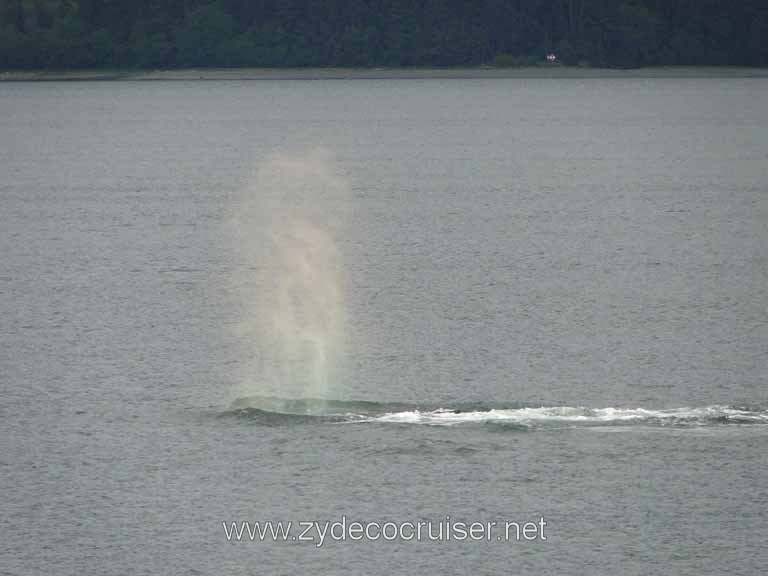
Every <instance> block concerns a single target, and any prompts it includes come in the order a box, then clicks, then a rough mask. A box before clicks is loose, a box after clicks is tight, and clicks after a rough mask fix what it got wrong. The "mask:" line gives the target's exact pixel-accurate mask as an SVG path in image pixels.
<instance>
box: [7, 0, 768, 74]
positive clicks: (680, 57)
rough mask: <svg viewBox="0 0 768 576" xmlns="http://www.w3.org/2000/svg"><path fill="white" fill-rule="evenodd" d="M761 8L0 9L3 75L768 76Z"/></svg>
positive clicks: (145, 1)
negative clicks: (738, 70)
mask: <svg viewBox="0 0 768 576" xmlns="http://www.w3.org/2000/svg"><path fill="white" fill-rule="evenodd" d="M767 39H768V2H766V0H741V1H738V0H737V1H734V2H724V1H722V0H624V1H620V0H547V1H545V0H411V1H406V0H215V1H213V2H204V1H197V0H0V68H1V69H40V68H46V69H62V68H178V67H205V66H217V67H221V66H259V67H261V66H264V67H293V66H363V67H365V66H467V65H470V66H471V65H479V64H496V65H502V66H517V65H527V64H533V63H537V62H543V61H544V58H545V55H546V54H549V53H554V54H555V55H556V57H557V60H558V61H560V62H564V63H566V64H579V63H581V64H584V65H593V66H622V67H629V66H648V65H662V64H665V65H666V64H682V65H745V66H768V40H767Z"/></svg>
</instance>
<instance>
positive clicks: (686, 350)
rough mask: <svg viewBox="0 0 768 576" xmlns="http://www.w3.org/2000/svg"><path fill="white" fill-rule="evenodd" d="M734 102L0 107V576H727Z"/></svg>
mask: <svg viewBox="0 0 768 576" xmlns="http://www.w3.org/2000/svg"><path fill="white" fill-rule="evenodd" d="M766 82H768V81H766V80H765V79H718V78H709V79H707V78H688V79H675V78H663V79H640V78H638V79H631V78H630V79H617V78H614V79H599V78H591V79H583V80H579V79H561V80H558V79H522V78H521V79H506V80H505V79H493V80H482V79H471V80H436V79H433V80H427V79H425V80H398V81H382V80H370V81H367V80H355V81H344V80H327V81H323V80H318V81H256V82H236V81H232V82H134V83H132V82H121V83H109V82H103V83H88V82H83V83H45V84H34V83H29V84H25V83H15V84H0V166H1V167H2V179H0V208H1V209H0V249H1V250H2V255H3V256H2V259H0V318H2V321H0V394H1V396H0V397H1V398H2V402H1V403H0V491H1V492H2V494H3V498H2V500H1V501H0V512H1V514H0V530H1V531H2V538H0V571H4V572H5V573H9V574H24V575H27V574H36V573H50V572H56V573H63V574H75V573H93V572H98V573H104V574H157V573H174V574H215V573H222V574H252V573H265V574H275V573H298V572H307V571H312V572H316V573H325V574H344V573H349V574H363V573H365V574H391V573H393V574H398V573H403V572H409V573H425V574H431V573H438V572H443V571H454V570H457V569H459V570H460V571H463V572H472V573H478V574H494V573H509V572H510V571H512V572H514V573H520V574H523V573H533V572H537V573H547V574H582V573H589V574H648V573H670V574H680V575H684V574H691V575H700V574H721V573H725V572H728V573H733V574H754V573H759V572H760V570H761V569H762V567H763V566H764V565H765V562H766V560H768V544H766V539H765V534H766V532H768V488H767V487H768V472H767V468H766V463H767V461H766V456H765V454H766V453H767V452H768V450H767V449H768V425H766V424H768V387H767V386H766V383H767V382H766V378H767V375H768V373H767V372H766V357H768V322H767V318H766V309H768V307H767V305H768V293H767V290H768V278H766V276H767V273H768V263H767V261H766V250H765V249H766V246H768V225H767V224H766V222H768V212H767V208H768V204H767V202H768V200H766V198H768V100H766V99H765V98H761V95H762V94H763V93H764V92H765V90H766V87H768V85H767V84H766ZM343 515H344V516H346V517H347V518H348V519H350V520H356V521H361V522H379V523H384V522H387V521H393V522H409V521H410V522H417V521H420V520H432V521H434V522H437V521H440V520H444V519H445V517H446V515H450V517H451V518H452V519H454V520H460V521H466V522H467V523H470V522H474V521H480V522H486V521H497V522H504V521H527V520H538V519H539V518H540V517H541V516H543V517H544V518H545V519H546V522H547V534H546V535H547V540H546V541H542V540H537V541H532V542H514V541H513V542H497V541H491V542H487V541H483V542H470V541H465V542H456V541H452V542H429V541H426V542H415V541H393V542H385V541H383V540H379V541H375V542H367V541H362V542H350V541H347V542H334V541H326V542H325V543H324V544H323V545H322V546H320V547H317V546H316V545H315V544H314V543H309V542H286V543H275V542H227V539H226V537H225V531H224V530H223V526H222V522H223V521H227V522H232V521H243V520H249V521H266V520H272V521H278V520H283V521H293V522H295V523H298V522H300V521H319V522H324V521H328V522H334V521H338V520H340V519H341V517H342V516H343Z"/></svg>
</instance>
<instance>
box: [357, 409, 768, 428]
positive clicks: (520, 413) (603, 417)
mask: <svg viewBox="0 0 768 576" xmlns="http://www.w3.org/2000/svg"><path fill="white" fill-rule="evenodd" d="M368 421H374V422H392V423H402V424H427V425H434V426H452V425H456V424H466V423H487V422H491V423H493V422H498V423H506V422H508V423H514V424H521V425H535V424H546V423H557V422H563V423H574V424H612V423H613V424H618V423H628V422H637V423H643V422H647V423H657V424H661V425H664V424H676V423H678V424H694V425H695V424H701V425H704V424H711V423H717V422H734V423H745V424H748V423H755V424H759V423H766V424H768V411H759V412H756V411H750V410H742V409H738V408H731V407H728V406H706V407H701V408H674V409H667V410H649V409H646V408H612V407H609V408H585V407H574V406H557V407H542V408H517V409H509V410H505V409H496V410H487V411H469V412H461V411H454V410H444V409H441V410H434V411H423V412H422V411H419V410H409V411H403V412H392V413H388V414H383V415H381V416H376V417H372V418H369V419H368Z"/></svg>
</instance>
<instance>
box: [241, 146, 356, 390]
mask: <svg viewBox="0 0 768 576" xmlns="http://www.w3.org/2000/svg"><path fill="white" fill-rule="evenodd" d="M347 190H348V187H347V185H346V183H345V181H344V180H343V178H342V177H341V176H340V175H339V173H338V170H337V169H336V168H335V163H334V162H333V159H332V158H331V156H330V154H328V153H327V152H325V151H313V152H311V153H308V154H302V155H293V156H289V155H273V156H271V157H270V158H268V159H267V160H266V161H265V162H264V163H262V164H261V165H260V166H259V168H258V170H257V173H256V176H255V178H254V181H253V184H252V185H251V186H248V187H247V188H246V190H245V194H244V198H243V200H242V202H241V203H240V205H239V206H238V215H237V217H236V221H235V226H234V227H233V230H234V238H235V241H236V245H237V250H238V252H239V254H240V262H239V263H238V266H239V272H238V273H236V274H235V277H236V278H237V282H236V286H235V290H236V293H237V295H238V297H239V299H240V300H241V302H242V305H241V321H240V323H239V325H238V336H239V340H240V342H241V343H242V345H243V361H242V366H243V368H242V374H241V377H240V389H239V390H238V391H237V394H238V395H240V396H243V395H253V394H276V395H279V396H281V397H286V398H306V397H312V398H321V399H322V398H328V397H340V396H343V391H342V390H341V389H340V388H341V386H342V380H343V376H342V374H343V359H344V350H345V326H346V322H347V318H346V310H345V306H344V289H343V287H344V267H343V261H342V256H341V252H340V251H339V248H338V245H337V238H338V237H339V236H340V235H341V233H342V228H343V223H344V218H345V215H346V211H347V205H348V201H347V200H348V192H347Z"/></svg>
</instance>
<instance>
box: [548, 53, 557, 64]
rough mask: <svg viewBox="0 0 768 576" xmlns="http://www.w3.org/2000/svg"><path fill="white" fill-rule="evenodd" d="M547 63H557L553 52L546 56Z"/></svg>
mask: <svg viewBox="0 0 768 576" xmlns="http://www.w3.org/2000/svg"><path fill="white" fill-rule="evenodd" d="M547 62H557V56H555V53H554V52H550V53H549V54H547Z"/></svg>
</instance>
